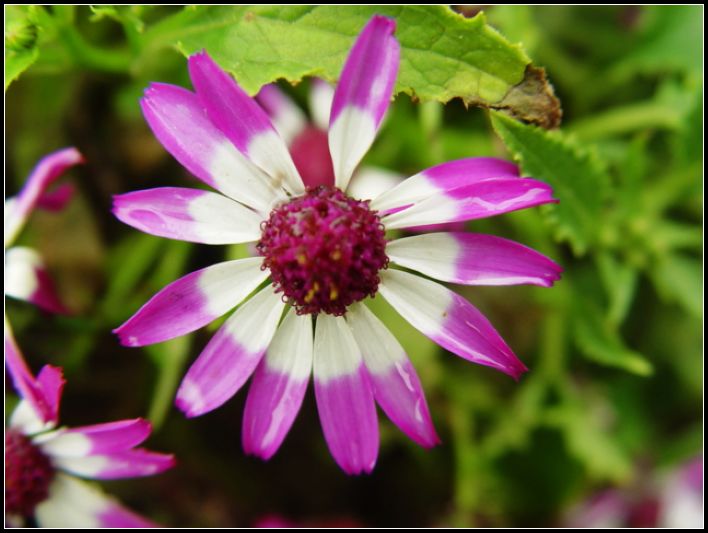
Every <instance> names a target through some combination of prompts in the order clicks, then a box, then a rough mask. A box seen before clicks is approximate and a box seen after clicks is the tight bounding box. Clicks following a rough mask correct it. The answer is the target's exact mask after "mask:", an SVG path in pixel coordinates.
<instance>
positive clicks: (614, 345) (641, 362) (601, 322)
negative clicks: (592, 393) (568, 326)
mask: <svg viewBox="0 0 708 533" xmlns="http://www.w3.org/2000/svg"><path fill="white" fill-rule="evenodd" d="M615 298H618V297H615ZM620 298H621V297H620ZM616 305H618V304H616ZM573 331H574V336H573V338H574V340H575V343H576V345H577V347H578V349H579V350H580V351H581V353H582V354H583V355H584V356H585V357H587V358H588V359H590V360H591V361H595V362H596V363H600V364H602V365H606V366H611V367H616V368H621V369H624V370H627V371H629V372H632V373H634V374H637V375H640V376H648V375H650V374H651V373H652V372H653V367H652V364H651V363H650V362H649V361H648V360H647V359H646V358H645V357H644V356H642V355H641V354H639V353H637V352H635V351H632V350H630V349H628V348H627V347H626V346H625V344H624V342H623V341H622V338H621V336H620V334H619V332H618V330H617V328H616V326H615V325H613V323H612V322H611V321H610V320H609V318H608V317H607V315H605V313H603V311H602V309H601V308H600V307H599V306H597V305H596V304H595V303H594V302H593V301H592V300H589V299H588V298H583V297H581V295H580V294H576V298H575V311H574V326H573Z"/></svg>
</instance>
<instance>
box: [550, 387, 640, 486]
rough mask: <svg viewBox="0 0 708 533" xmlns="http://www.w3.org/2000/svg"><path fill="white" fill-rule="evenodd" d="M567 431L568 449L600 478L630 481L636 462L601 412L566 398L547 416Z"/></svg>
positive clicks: (576, 399) (593, 475)
mask: <svg viewBox="0 0 708 533" xmlns="http://www.w3.org/2000/svg"><path fill="white" fill-rule="evenodd" d="M546 419H547V422H548V423H549V424H550V425H552V426H555V427H558V428H559V429H560V430H561V432H562V433H563V435H564V437H565V441H566V446H567V447H568V451H569V452H570V453H571V454H572V455H573V456H575V457H576V458H577V459H578V460H579V461H580V462H581V463H582V464H583V465H584V466H585V468H586V469H587V470H588V473H589V474H590V476H592V477H593V478H594V479H598V480H609V481H614V482H622V481H627V480H628V479H629V477H630V476H631V474H632V463H631V461H630V458H629V457H628V456H627V455H626V453H625V452H624V451H623V450H622V449H621V448H620V446H618V443H617V442H616V439H614V438H613V435H612V434H611V432H610V431H608V429H607V428H606V427H603V426H606V424H605V423H603V420H602V417H601V416H598V413H597V412H594V411H593V410H592V409H588V405H587V403H586V402H583V401H581V399H580V398H578V397H573V398H572V399H566V400H565V401H563V403H562V404H561V405H560V406H559V407H558V408H557V409H554V410H551V411H549V413H548V414H547V416H546Z"/></svg>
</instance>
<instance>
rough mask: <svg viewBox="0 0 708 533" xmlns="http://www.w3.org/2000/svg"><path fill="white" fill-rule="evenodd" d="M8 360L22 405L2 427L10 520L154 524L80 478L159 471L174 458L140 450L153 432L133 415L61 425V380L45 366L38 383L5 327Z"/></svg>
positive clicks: (64, 524)
mask: <svg viewBox="0 0 708 533" xmlns="http://www.w3.org/2000/svg"><path fill="white" fill-rule="evenodd" d="M5 358H6V364H7V368H8V370H9V372H10V376H11V377H12V380H13V382H14V385H15V388H16V389H17V391H18V392H19V393H20V396H21V401H20V403H19V404H18V405H17V407H16V408H15V410H14V411H13V413H12V415H11V417H10V423H9V427H7V428H6V429H5V518H6V520H7V521H8V524H10V525H12V526H21V525H23V524H24V523H25V521H26V520H28V519H32V518H34V520H36V522H37V524H38V525H39V526H40V527H52V528H58V527H116V528H123V527H152V526H154V525H155V524H153V523H152V522H150V521H149V520H147V519H145V518H143V517H141V516H139V515H137V514H135V513H134V512H132V511H130V510H128V509H126V508H125V507H123V506H122V505H120V504H119V503H118V502H116V501H115V500H114V499H113V498H110V497H108V496H106V495H105V494H104V493H103V492H101V491H100V490H99V489H98V488H96V487H94V486H93V485H91V484H89V483H87V482H86V481H83V480H81V479H78V478H90V479H120V478H129V477H139V476H151V475H154V474H158V473H160V472H162V471H164V470H167V469H168V468H171V467H172V466H173V465H174V458H173V456H172V455H168V454H162V453H155V452H151V451H148V450H145V449H142V448H136V446H137V445H139V444H140V443H142V442H143V441H144V440H145V439H147V438H148V436H149V435H150V431H151V427H150V423H149V422H148V421H147V420H143V419H141V418H135V419H132V420H120V421H118V422H109V423H105V424H96V425H92V426H81V427H75V428H66V427H57V424H58V423H59V402H60V399H61V393H62V389H63V387H64V378H63V376H62V371H61V369H60V368H57V367H53V366H49V365H47V366H45V367H44V368H42V370H41V371H40V372H39V374H38V376H37V377H36V378H35V377H34V376H33V375H32V373H31V372H30V370H29V368H27V366H26V363H25V362H24V359H23V357H22V354H21V353H20V350H19V348H18V347H17V344H16V343H15V340H14V338H13V336H12V333H11V332H10V331H9V330H8V329H7V324H6V325H5Z"/></svg>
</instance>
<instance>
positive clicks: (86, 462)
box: [52, 448, 175, 479]
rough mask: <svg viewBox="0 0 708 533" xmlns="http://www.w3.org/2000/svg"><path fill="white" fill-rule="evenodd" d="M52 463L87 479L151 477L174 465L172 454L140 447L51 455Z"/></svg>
mask: <svg viewBox="0 0 708 533" xmlns="http://www.w3.org/2000/svg"><path fill="white" fill-rule="evenodd" d="M52 464H53V465H54V466H55V467H56V468H58V469H60V470H63V471H65V472H68V473H70V474H74V475H75V476H79V477H86V478H90V479H122V478H127V477H145V476H154V475H155V474H159V473H160V472H164V471H165V470H168V469H170V468H172V467H173V466H174V465H175V458H174V456H173V455H171V454H167V453H157V452H151V451H149V450H144V449H142V448H136V449H130V450H119V451H115V452H107V453H103V454H92V455H87V456H84V457H64V456H52Z"/></svg>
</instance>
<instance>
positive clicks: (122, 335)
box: [113, 257, 269, 346]
mask: <svg viewBox="0 0 708 533" xmlns="http://www.w3.org/2000/svg"><path fill="white" fill-rule="evenodd" d="M262 262H263V261H262V259H261V258H260V257H251V258H248V259H237V260H235V261H226V262H224V263H217V264H215V265H212V266H209V267H207V268H203V269H202V270H197V271H196V272H192V273H190V274H187V275H186V276H184V277H182V278H180V279H178V280H177V281H174V282H172V283H170V284H169V285H168V286H167V287H165V288H164V289H162V290H161V291H160V292H158V293H157V294H156V295H155V296H153V297H152V298H150V300H148V302H147V303H146V304H145V305H143V306H142V307H141V308H140V309H139V310H138V312H137V313H135V314H134V315H133V316H132V317H130V318H129V319H128V320H127V321H126V322H125V323H124V324H123V325H122V326H120V327H119V328H117V329H115V330H113V333H115V334H116V335H118V337H119V339H120V342H121V344H122V345H123V346H146V345H148V344H155V343H156V342H162V341H166V340H169V339H174V338H175V337H179V336H180V335H185V334H187V333H189V332H191V331H194V330H196V329H199V328H201V327H202V326H205V325H206V324H208V323H209V322H211V321H212V320H214V319H216V318H218V317H220V316H222V315H223V314H224V313H226V312H227V311H229V310H230V309H233V308H234V307H236V305H238V304H239V303H240V302H241V301H242V300H243V299H244V298H245V297H246V296H248V295H249V294H250V293H251V292H253V291H254V290H255V289H256V287H258V285H260V284H261V283H262V282H263V281H264V280H265V279H266V278H267V277H268V274H269V273H268V271H267V270H261V264H262Z"/></svg>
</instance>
